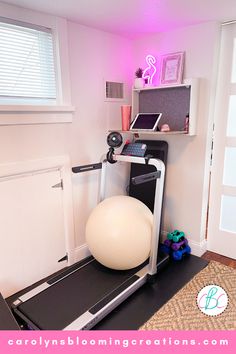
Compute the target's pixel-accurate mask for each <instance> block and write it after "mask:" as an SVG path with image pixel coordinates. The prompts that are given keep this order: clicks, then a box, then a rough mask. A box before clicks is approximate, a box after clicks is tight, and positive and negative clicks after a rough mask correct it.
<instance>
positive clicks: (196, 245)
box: [161, 231, 207, 257]
mask: <svg viewBox="0 0 236 354" xmlns="http://www.w3.org/2000/svg"><path fill="white" fill-rule="evenodd" d="M167 233H168V232H166V231H162V232H161V242H163V241H164V240H165V239H166V238H167ZM188 243H189V246H190V247H191V253H192V254H193V255H194V256H198V257H201V256H202V255H203V254H204V253H205V252H206V250H207V240H205V239H204V240H203V241H200V242H197V241H193V240H191V239H189V238H188Z"/></svg>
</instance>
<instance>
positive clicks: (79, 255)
mask: <svg viewBox="0 0 236 354" xmlns="http://www.w3.org/2000/svg"><path fill="white" fill-rule="evenodd" d="M89 256H91V253H90V251H89V249H88V246H87V245H86V244H84V245H81V246H79V247H77V248H75V250H74V257H73V258H74V262H79V261H81V260H82V259H84V258H86V257H89Z"/></svg>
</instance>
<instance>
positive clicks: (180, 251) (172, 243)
mask: <svg viewBox="0 0 236 354" xmlns="http://www.w3.org/2000/svg"><path fill="white" fill-rule="evenodd" d="M162 251H163V252H165V253H167V254H170V255H171V256H172V258H173V259H174V260H176V261H179V260H181V259H182V258H183V256H184V255H187V254H190V253H191V248H190V247H189V245H188V240H187V239H186V238H185V234H184V232H182V231H179V230H174V231H173V232H170V233H168V234H167V239H166V240H165V241H164V244H163V245H162Z"/></svg>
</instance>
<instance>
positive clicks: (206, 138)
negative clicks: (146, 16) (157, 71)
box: [134, 23, 220, 254]
mask: <svg viewBox="0 0 236 354" xmlns="http://www.w3.org/2000/svg"><path fill="white" fill-rule="evenodd" d="M219 33H220V32H219V25H218V24H216V23H205V24H201V25H197V26H191V27H186V28H182V29H179V30H175V31H170V32H166V33H160V34H155V35H150V36H145V37H144V38H142V39H139V40H136V41H135V42H134V60H135V67H138V66H141V67H145V56H146V55H147V54H148V53H152V54H153V55H154V56H156V57H157V58H158V66H159V65H160V61H159V59H160V56H161V55H162V54H168V53H173V52H179V51H184V52H185V58H186V59H185V71H184V78H185V79H187V78H194V77H196V78H200V90H199V101H198V121H197V133H196V136H194V137H187V136H183V135H176V136H166V137H164V138H162V140H166V141H167V142H168V144H169V156H168V167H167V180H166V194H165V206H164V230H165V231H168V232H169V231H171V230H173V229H180V230H183V231H185V232H186V235H187V237H188V238H189V239H190V240H191V241H192V247H193V249H194V253H198V254H200V248H199V247H200V246H202V242H203V240H204V238H205V230H206V227H205V226H206V206H207V188H208V176H209V174H208V173H205V172H206V171H207V172H209V159H210V135H211V127H212V119H213V117H212V104H213V99H214V89H215V88H214V82H215V75H216V64H217V48H218V41H219ZM159 68H160V66H159ZM156 80H157V82H158V77H157V79H156Z"/></svg>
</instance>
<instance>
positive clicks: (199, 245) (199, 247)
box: [73, 231, 207, 262]
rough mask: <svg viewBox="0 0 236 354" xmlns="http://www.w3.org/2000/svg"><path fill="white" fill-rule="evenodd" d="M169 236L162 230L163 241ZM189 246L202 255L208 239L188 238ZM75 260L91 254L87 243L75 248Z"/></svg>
mask: <svg viewBox="0 0 236 354" xmlns="http://www.w3.org/2000/svg"><path fill="white" fill-rule="evenodd" d="M166 237H167V232H166V231H162V233H161V242H163V241H164V240H165V239H166ZM188 242H189V246H190V247H191V250H192V252H191V253H192V254H193V255H194V256H198V257H201V256H202V255H203V254H204V253H205V252H206V250H207V240H203V241H201V242H196V241H193V240H191V239H188ZM73 253H74V254H73V260H74V262H79V261H81V260H82V259H84V258H86V257H89V256H91V253H90V251H89V249H88V246H87V245H86V244H83V245H81V246H79V247H77V248H75V250H74V252H73Z"/></svg>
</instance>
